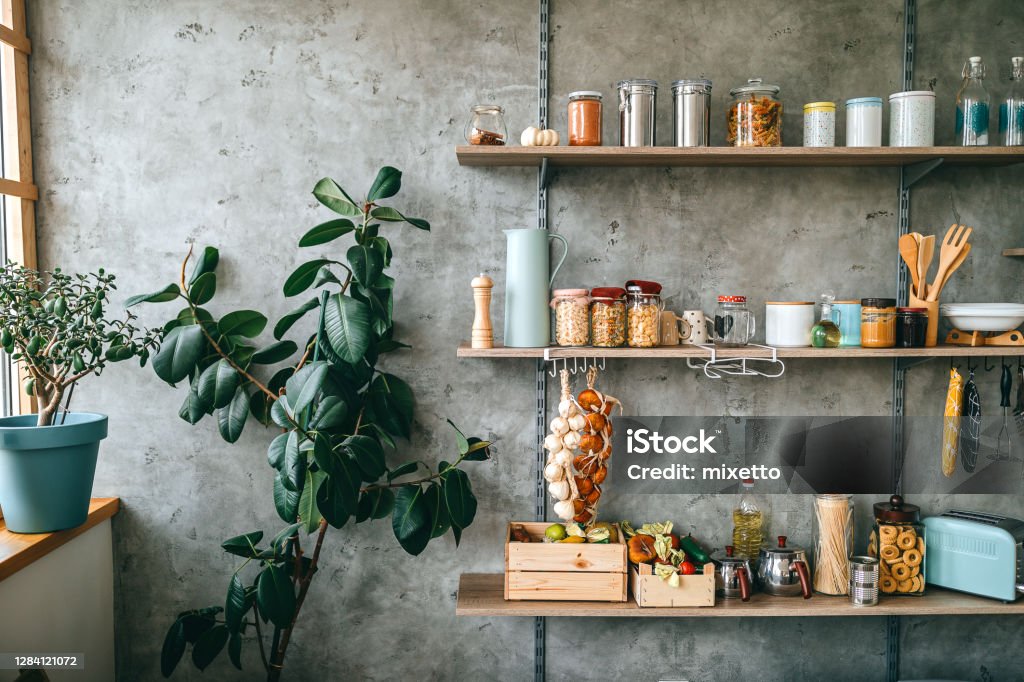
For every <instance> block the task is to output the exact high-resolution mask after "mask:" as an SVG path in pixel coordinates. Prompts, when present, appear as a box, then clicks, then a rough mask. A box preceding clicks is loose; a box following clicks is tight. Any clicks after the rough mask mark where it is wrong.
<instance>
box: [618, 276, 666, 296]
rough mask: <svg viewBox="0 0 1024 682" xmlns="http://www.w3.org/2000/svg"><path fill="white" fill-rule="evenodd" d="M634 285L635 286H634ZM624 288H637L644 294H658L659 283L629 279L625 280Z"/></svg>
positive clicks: (659, 290) (631, 289) (659, 289)
mask: <svg viewBox="0 0 1024 682" xmlns="http://www.w3.org/2000/svg"><path fill="white" fill-rule="evenodd" d="M634 287H636V288H634ZM626 289H627V290H630V291H636V290H637V289H639V291H640V292H641V293H644V294H660V293H661V285H660V284H658V283H657V282H649V281H647V280H643V279H631V280H629V281H628V282H626Z"/></svg>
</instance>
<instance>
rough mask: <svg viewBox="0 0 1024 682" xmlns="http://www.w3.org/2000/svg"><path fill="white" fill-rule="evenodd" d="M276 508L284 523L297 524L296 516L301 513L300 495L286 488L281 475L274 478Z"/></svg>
mask: <svg viewBox="0 0 1024 682" xmlns="http://www.w3.org/2000/svg"><path fill="white" fill-rule="evenodd" d="M274 508H275V509H277V515H278V516H279V517H281V520H282V521H284V522H286V523H295V516H296V515H297V514H298V512H299V493H297V492H295V491H293V490H288V489H287V488H285V487H284V483H283V482H282V481H281V474H277V476H275V477H274Z"/></svg>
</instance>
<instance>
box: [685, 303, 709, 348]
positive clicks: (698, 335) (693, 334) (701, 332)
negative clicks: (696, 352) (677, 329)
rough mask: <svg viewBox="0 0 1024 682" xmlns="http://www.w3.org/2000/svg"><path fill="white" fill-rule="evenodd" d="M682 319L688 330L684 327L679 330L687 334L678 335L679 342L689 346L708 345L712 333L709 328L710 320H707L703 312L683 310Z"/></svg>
mask: <svg viewBox="0 0 1024 682" xmlns="http://www.w3.org/2000/svg"><path fill="white" fill-rule="evenodd" d="M682 319H683V321H684V322H686V323H687V324H688V325H689V328H686V327H684V329H683V330H681V331H685V332H687V333H686V334H685V335H683V334H680V335H679V340H680V341H682V342H683V343H688V344H690V345H691V346H703V345H705V344H706V343H708V341H709V340H710V339H711V337H712V334H713V333H714V331H713V330H712V328H711V320H709V319H708V318H707V316H706V315H705V314H704V311H703V310H684V311H683V316H682Z"/></svg>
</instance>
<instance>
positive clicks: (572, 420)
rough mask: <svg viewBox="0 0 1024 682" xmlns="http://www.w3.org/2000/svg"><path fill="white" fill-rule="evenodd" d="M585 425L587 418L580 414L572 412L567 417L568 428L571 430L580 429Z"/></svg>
mask: <svg viewBox="0 0 1024 682" xmlns="http://www.w3.org/2000/svg"><path fill="white" fill-rule="evenodd" d="M586 425H587V418H586V417H584V416H583V415H582V414H574V415H573V416H571V417H569V428H570V429H572V430H573V431H582V430H583V428H584V427H585V426H586Z"/></svg>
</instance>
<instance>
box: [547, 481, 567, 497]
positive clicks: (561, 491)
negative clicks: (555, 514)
mask: <svg viewBox="0 0 1024 682" xmlns="http://www.w3.org/2000/svg"><path fill="white" fill-rule="evenodd" d="M548 492H549V493H551V497H553V498H555V499H556V500H558V501H560V502H561V501H562V500H567V499H569V483H568V481H554V482H552V483H549V484H548Z"/></svg>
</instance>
